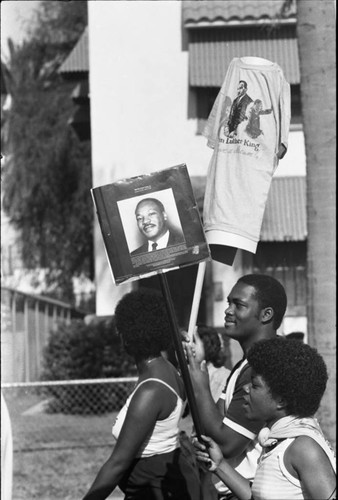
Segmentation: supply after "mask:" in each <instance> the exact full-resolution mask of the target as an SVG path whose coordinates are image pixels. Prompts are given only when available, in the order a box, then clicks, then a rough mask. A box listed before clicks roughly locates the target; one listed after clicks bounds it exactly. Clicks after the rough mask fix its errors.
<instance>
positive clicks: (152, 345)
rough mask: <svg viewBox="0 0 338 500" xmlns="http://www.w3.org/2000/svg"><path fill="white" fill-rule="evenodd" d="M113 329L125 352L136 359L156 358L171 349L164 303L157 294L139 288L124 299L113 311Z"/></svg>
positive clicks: (148, 289) (150, 290)
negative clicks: (114, 326)
mask: <svg viewBox="0 0 338 500" xmlns="http://www.w3.org/2000/svg"><path fill="white" fill-rule="evenodd" d="M115 325H116V330H117V333H118V334H119V335H120V336H121V338H122V341H123V346H124V349H125V351H126V352H127V353H128V354H130V355H131V356H134V357H136V358H140V357H141V358H147V357H149V356H158V355H159V354H160V353H161V351H165V350H166V349H168V348H169V346H170V345H171V339H172V337H171V331H170V323H169V319H168V314H167V310H166V306H165V302H164V299H163V296H162V294H161V293H160V292H159V291H157V290H154V289H150V288H139V289H138V290H135V291H132V292H129V293H127V294H126V295H124V296H123V297H122V299H121V300H120V302H119V303H118V304H117V306H116V309H115Z"/></svg>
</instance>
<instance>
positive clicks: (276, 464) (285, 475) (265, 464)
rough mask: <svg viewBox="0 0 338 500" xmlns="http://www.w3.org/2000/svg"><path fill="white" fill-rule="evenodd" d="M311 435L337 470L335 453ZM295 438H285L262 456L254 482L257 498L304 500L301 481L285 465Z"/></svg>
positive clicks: (254, 493) (254, 494)
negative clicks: (285, 458) (285, 454)
mask: <svg viewBox="0 0 338 500" xmlns="http://www.w3.org/2000/svg"><path fill="white" fill-rule="evenodd" d="M311 437H313V438H314V439H315V441H316V442H317V443H318V444H319V445H320V446H322V448H323V449H324V451H325V452H326V454H327V455H328V458H329V460H330V462H331V465H332V467H333V469H334V470H335V465H334V456H333V454H331V453H330V452H329V450H328V449H327V448H326V447H325V446H324V445H323V444H322V442H321V441H320V440H319V439H316V438H315V437H314V436H311ZM294 440H295V438H289V439H285V440H284V441H282V442H281V443H280V444H278V445H277V446H276V447H275V448H273V449H272V450H271V451H269V452H268V453H264V454H263V455H262V456H261V458H260V461H259V463H258V468H257V471H256V475H255V479H254V482H253V484H252V496H253V498H254V499H255V500H304V498H305V497H304V495H303V493H302V488H301V485H300V482H299V481H298V479H296V478H295V477H293V476H292V475H291V474H290V473H289V472H288V471H287V469H286V467H285V465H284V453H285V450H286V449H287V448H288V447H289V446H290V444H291V443H292V442H293V441H294Z"/></svg>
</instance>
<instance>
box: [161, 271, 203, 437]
mask: <svg viewBox="0 0 338 500" xmlns="http://www.w3.org/2000/svg"><path fill="white" fill-rule="evenodd" d="M158 276H159V278H160V284H161V289H162V293H163V296H164V298H165V302H166V307H167V312H168V317H169V321H170V325H171V328H172V332H173V341H174V346H175V350H176V354H177V359H178V363H179V366H180V369H181V373H182V378H183V382H184V385H185V389H186V393H187V398H188V403H189V408H190V411H191V417H192V420H193V422H194V426H195V431H196V435H197V438H198V439H199V440H201V435H202V434H203V429H202V425H201V421H200V418H199V415H198V410H197V404H196V399H195V395H194V390H193V387H192V382H191V378H190V373H189V368H188V364H187V360H186V358H185V354H184V350H183V346H182V337H181V334H180V331H179V328H178V324H177V320H176V315H175V309H174V305H173V301H172V298H171V294H170V290H169V286H168V282H167V278H166V276H165V274H164V273H162V272H160V273H159V274H158Z"/></svg>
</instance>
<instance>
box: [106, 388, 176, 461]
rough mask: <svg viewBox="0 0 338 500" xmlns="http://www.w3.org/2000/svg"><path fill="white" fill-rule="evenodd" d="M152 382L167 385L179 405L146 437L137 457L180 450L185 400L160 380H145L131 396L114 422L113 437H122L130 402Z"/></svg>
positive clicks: (157, 422)
mask: <svg viewBox="0 0 338 500" xmlns="http://www.w3.org/2000/svg"><path fill="white" fill-rule="evenodd" d="M150 380H152V381H156V382H159V383H160V384H163V385H165V386H166V387H168V389H170V390H171V391H172V392H173V393H174V394H175V395H176V397H177V403H176V406H175V408H174V410H173V411H172V412H171V414H170V415H169V416H168V417H167V418H165V419H163V420H157V421H156V424H155V427H154V429H153V430H152V432H151V433H150V434H149V435H148V436H147V437H146V439H145V440H144V442H143V444H142V445H141V447H140V449H139V451H138V452H137V455H136V457H137V458H139V457H151V456H152V455H157V454H161V453H169V452H170V451H173V450H175V449H176V448H179V446H180V443H179V432H180V429H179V427H178V423H179V421H180V419H181V416H182V414H183V411H184V407H185V402H184V401H183V399H182V398H181V397H180V396H179V395H178V394H177V392H176V391H175V390H174V389H173V388H172V387H171V386H170V385H169V384H167V383H166V382H164V381H163V380H161V379H158V378H148V379H146V380H143V381H142V382H141V383H140V384H139V385H138V386H137V387H136V388H135V389H134V391H133V392H132V393H131V394H130V396H129V397H128V399H127V401H126V402H125V404H124V406H123V407H122V409H121V410H120V412H119V413H118V415H117V417H116V420H115V422H114V425H113V428H112V433H113V436H114V437H115V438H116V439H117V438H118V437H119V435H120V432H121V429H122V426H123V424H124V420H125V418H126V414H127V411H128V408H129V405H130V401H131V399H132V397H133V395H134V394H135V392H136V391H137V389H138V388H139V387H141V385H143V384H145V383H146V382H149V381H150Z"/></svg>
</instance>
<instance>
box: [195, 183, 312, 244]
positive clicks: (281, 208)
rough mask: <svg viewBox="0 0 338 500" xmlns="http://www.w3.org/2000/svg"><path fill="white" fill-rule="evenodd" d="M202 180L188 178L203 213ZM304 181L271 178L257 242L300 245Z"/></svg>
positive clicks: (304, 234)
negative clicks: (297, 242) (279, 242)
mask: <svg viewBox="0 0 338 500" xmlns="http://www.w3.org/2000/svg"><path fill="white" fill-rule="evenodd" d="M205 182H206V178H205V177H202V176H200V177H194V176H192V177H191V183H192V186H193V191H194V195H195V199H196V202H197V205H198V207H199V209H200V211H201V212H202V211H203V200H204V192H205ZM306 237H307V228H306V180H305V177H304V176H294V177H274V178H273V179H272V183H271V187H270V191H269V195H268V200H267V203H266V208H265V213H264V217H263V223H262V229H261V235H260V240H261V241H304V240H306Z"/></svg>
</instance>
